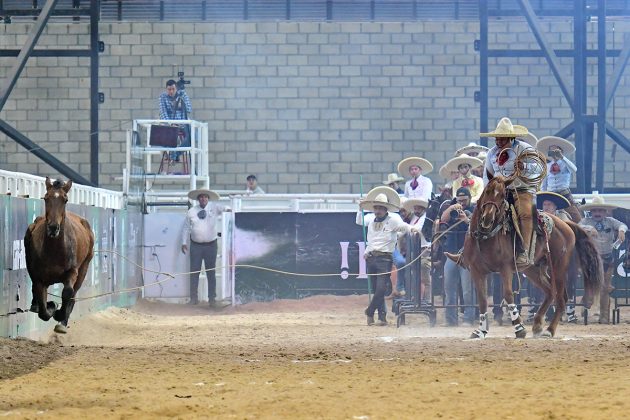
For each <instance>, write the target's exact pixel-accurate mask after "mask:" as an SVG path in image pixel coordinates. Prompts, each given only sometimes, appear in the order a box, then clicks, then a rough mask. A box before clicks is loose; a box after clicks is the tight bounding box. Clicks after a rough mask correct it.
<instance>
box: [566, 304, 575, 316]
mask: <svg viewBox="0 0 630 420" xmlns="http://www.w3.org/2000/svg"><path fill="white" fill-rule="evenodd" d="M569 315H575V306H573V305H567V316H569Z"/></svg>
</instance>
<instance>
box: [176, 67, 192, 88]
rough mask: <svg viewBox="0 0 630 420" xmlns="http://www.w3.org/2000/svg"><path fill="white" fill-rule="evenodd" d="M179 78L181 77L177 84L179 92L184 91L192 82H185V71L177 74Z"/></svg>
mask: <svg viewBox="0 0 630 420" xmlns="http://www.w3.org/2000/svg"><path fill="white" fill-rule="evenodd" d="M177 77H179V80H178V81H177V82H176V84H177V90H184V89H186V85H189V84H190V80H184V72H183V71H178V72H177Z"/></svg>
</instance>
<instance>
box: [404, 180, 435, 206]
mask: <svg viewBox="0 0 630 420" xmlns="http://www.w3.org/2000/svg"><path fill="white" fill-rule="evenodd" d="M416 180H417V181H418V186H417V187H416V189H415V190H414V189H413V188H411V182H412V181H413V179H410V180H409V181H407V182H405V197H407V198H422V199H423V200H427V201H429V200H430V199H431V192H432V191H433V182H432V181H431V180H430V179H429V178H427V177H426V176H424V175H418V178H416Z"/></svg>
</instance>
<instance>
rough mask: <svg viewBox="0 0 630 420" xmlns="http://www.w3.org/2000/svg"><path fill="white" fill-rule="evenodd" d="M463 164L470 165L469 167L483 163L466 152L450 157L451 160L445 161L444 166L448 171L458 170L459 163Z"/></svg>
mask: <svg viewBox="0 0 630 420" xmlns="http://www.w3.org/2000/svg"><path fill="white" fill-rule="evenodd" d="M464 164H468V165H470V167H471V168H476V167H478V166H480V165H483V161H482V160H480V159H477V158H476V157H472V156H468V155H467V154H465V153H464V154H462V155H459V156H456V157H454V158H452V159H451V160H449V161H448V162H446V165H444V166H446V167H447V168H448V170H449V171H458V170H459V165H464Z"/></svg>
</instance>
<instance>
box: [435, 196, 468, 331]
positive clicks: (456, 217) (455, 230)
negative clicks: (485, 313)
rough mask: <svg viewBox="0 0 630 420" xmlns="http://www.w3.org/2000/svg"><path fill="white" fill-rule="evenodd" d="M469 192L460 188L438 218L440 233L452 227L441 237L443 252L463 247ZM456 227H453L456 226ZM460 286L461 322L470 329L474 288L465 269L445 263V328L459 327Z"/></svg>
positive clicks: (449, 261) (455, 251)
mask: <svg viewBox="0 0 630 420" xmlns="http://www.w3.org/2000/svg"><path fill="white" fill-rule="evenodd" d="M471 199H472V197H471V194H470V190H468V188H466V187H461V188H459V189H458V190H457V194H456V196H455V198H454V199H453V202H452V204H451V205H450V206H448V207H446V208H445V209H444V211H443V212H442V215H441V216H440V231H444V230H446V229H449V228H451V227H452V229H451V230H450V231H449V232H447V233H446V234H445V235H444V237H445V240H444V244H443V245H444V251H446V252H451V253H456V254H457V253H459V251H460V249H462V247H463V246H464V239H465V237H466V232H468V225H469V224H470V218H471V217H472V213H473V210H474V208H473V207H472V205H471ZM458 222H461V223H459V224H458V225H457V226H455V224H456V223H458ZM460 284H461V288H462V292H463V302H462V304H463V305H467V306H466V307H465V308H464V322H465V323H466V324H468V325H473V324H474V322H475V319H476V316H475V308H474V307H473V306H472V305H473V304H474V300H473V285H472V279H471V277H470V272H469V271H468V270H466V269H465V268H464V267H461V266H459V265H457V264H456V263H455V262H453V261H451V260H450V259H448V258H447V259H446V263H445V265H444V294H445V295H446V299H445V304H446V305H447V308H446V323H447V325H448V326H457V325H458V316H457V307H456V305H457V296H458V295H459V285H460Z"/></svg>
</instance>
